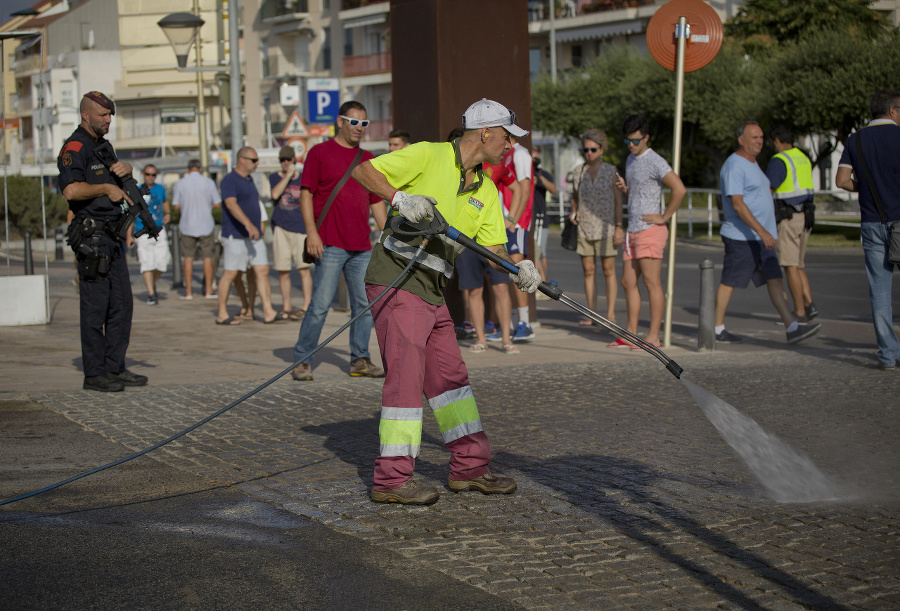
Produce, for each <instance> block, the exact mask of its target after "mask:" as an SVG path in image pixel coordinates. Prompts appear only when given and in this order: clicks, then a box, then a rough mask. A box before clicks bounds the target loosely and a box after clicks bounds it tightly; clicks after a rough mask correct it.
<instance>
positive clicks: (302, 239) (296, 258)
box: [269, 146, 313, 320]
mask: <svg viewBox="0 0 900 611" xmlns="http://www.w3.org/2000/svg"><path fill="white" fill-rule="evenodd" d="M295 155H296V154H295V152H294V149H293V148H292V147H290V146H283V147H281V150H280V151H278V162H279V163H280V164H281V171H280V172H272V173H271V174H269V186H270V187H271V190H272V201H274V202H275V209H274V210H273V212H272V236H273V238H272V250H273V259H274V260H275V271H277V272H278V284H279V286H280V287H281V313H282V314H283V315H285V316H287V317H288V318H290V319H291V320H300V319H301V318H303V315H304V314H305V313H306V310H307V308H309V301H310V298H311V297H312V286H313V281H312V274H311V273H309V268H310V264H309V263H305V262H304V261H303V253H304V252H305V251H306V223H304V222H303V211H302V210H301V209H300V166H299V164H298V163H297V159H296V156H295ZM291 262H293V264H294V265H295V266H296V267H297V271H298V272H300V285H301V286H302V287H303V307H301V308H300V309H298V310H296V311H295V310H294V309H293V307H292V306H291Z"/></svg>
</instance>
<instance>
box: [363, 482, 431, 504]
mask: <svg viewBox="0 0 900 611" xmlns="http://www.w3.org/2000/svg"><path fill="white" fill-rule="evenodd" d="M440 497H441V495H440V494H439V493H438V491H437V488H434V487H432V486H420V485H419V484H417V483H415V482H414V481H412V480H409V481H408V482H406V483H405V484H403V485H402V486H397V487H396V488H391V489H390V490H373V491H372V493H371V494H370V495H369V498H371V499H372V500H373V501H375V502H376V503H400V504H401V505H431V504H432V503H436V502H437V500H438V499H439V498H440Z"/></svg>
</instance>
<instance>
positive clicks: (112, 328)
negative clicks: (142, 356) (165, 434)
mask: <svg viewBox="0 0 900 611" xmlns="http://www.w3.org/2000/svg"><path fill="white" fill-rule="evenodd" d="M104 141H105V140H104V139H103V138H102V137H101V138H100V139H98V140H94V139H93V138H92V137H91V135H90V134H89V133H88V132H87V130H85V129H84V127H81V126H79V127H78V129H76V130H75V132H74V133H73V134H72V135H71V136H70V137H69V139H68V140H66V143H65V144H64V145H63V147H62V150H61V151H60V153H59V158H58V159H57V160H56V165H57V167H58V168H59V189H60V191H62V190H64V189H65V188H66V186H68V185H69V184H71V183H74V182H84V183H87V184H89V185H99V184H113V185H116V186H118V183H117V182H116V179H115V177H114V176H113V175H112V174H110V172H109V170H108V169H107V168H106V166H105V165H103V163H101V162H100V160H99V159H98V158H97V156H96V155H95V154H94V149H95V148H96V147H97V146H99V145H101V144H103V143H104ZM69 208H70V209H71V210H72V212H74V213H75V218H74V219H73V221H72V223H73V225H76V224H79V223H81V225H80V226H81V227H91V226H93V227H94V228H95V231H94V232H93V234H92V235H91V236H90V237H89V238H88V239H86V240H84V241H83V242H82V243H83V244H84V245H85V246H84V247H82V248H81V249H79V248H77V245H75V244H73V245H72V246H73V249H75V251H76V255H75V256H76V259H77V260H78V268H79V275H80V276H81V280H80V284H79V292H80V296H81V359H82V364H83V367H84V375H85V376H86V377H89V376H103V375H104V374H106V373H110V374H113V375H116V374H119V373H121V372H123V371H125V351H126V350H127V349H128V342H129V340H130V338H131V317H132V310H133V307H134V301H133V297H132V294H131V278H130V277H129V275H128V264H127V262H126V259H125V255H126V247H125V241H124V240H122V239H120V238H119V237H118V235H116V232H115V225H116V224H117V223H119V222H120V221H121V219H122V216H123V212H122V208H121V206H120V204H119V203H116V202H113V201H110V199H109V198H108V197H106V196H105V195H103V196H100V197H95V198H92V199H86V200H77V201H70V202H69ZM91 219H92V220H93V222H92V221H91ZM85 223H86V224H85ZM70 230H71V228H70ZM91 250H93V252H91Z"/></svg>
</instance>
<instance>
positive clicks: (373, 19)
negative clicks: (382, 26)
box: [344, 13, 387, 30]
mask: <svg viewBox="0 0 900 611" xmlns="http://www.w3.org/2000/svg"><path fill="white" fill-rule="evenodd" d="M385 21H387V14H386V13H381V14H380V15H372V16H370V17H360V18H358V19H348V20H347V21H345V22H344V29H345V30H349V29H351V28H361V27H363V26H366V25H377V24H379V23H384V22H385Z"/></svg>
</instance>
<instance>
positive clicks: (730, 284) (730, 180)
mask: <svg viewBox="0 0 900 611" xmlns="http://www.w3.org/2000/svg"><path fill="white" fill-rule="evenodd" d="M737 139H738V150H737V151H736V152H734V153H732V154H731V156H730V157H729V158H728V159H727V160H726V161H725V164H724V165H723V166H722V172H721V174H720V182H721V185H722V208H723V211H724V213H725V222H724V223H722V228H721V230H720V233H721V235H722V242H723V243H724V244H725V261H724V263H723V265H722V279H721V280H720V282H719V288H718V290H717V291H716V341H717V342H720V343H723V344H736V343H740V342H741V341H743V339H742V338H740V337H738V336H737V335H734V334H732V333H729V332H728V331H726V330H725V311H726V310H727V309H728V302H729V301H730V300H731V295H732V294H733V293H734V289H735V288H746V287H747V285H748V284H749V283H750V280H753V284H754V285H755V286H757V287H758V286H762V284H763V283H765V285H766V288H767V289H768V291H769V299H771V300H772V305H774V306H775V309H776V310H777V311H778V314H779V316H781V320H782V321H784V326H785V329H786V331H787V341H788V343H789V344H796V343H797V342H799V341H802V340H804V339H806V338H808V337H812V336H813V335H815V334H816V333H818V332H819V329H820V328H821V325H819V324H818V323H817V324H811V325H801V324H799V323H798V322H797V320H796V319H795V318H794V315H793V313H792V312H791V308H790V306H789V305H788V303H787V300H786V299H785V297H784V282H783V281H782V280H781V268H780V266H779V265H778V257H777V256H776V255H775V239H776V236H777V235H778V232H777V230H776V228H775V201H774V200H773V199H772V193H771V191H770V189H769V179H768V178H767V177H766V175H765V174H764V173H763V171H762V169H761V168H760V167H759V164H758V163H756V158H757V157H758V156H759V153H760V152H761V151H762V147H763V140H764V138H763V131H762V128H761V127H760V126H759V123H756V122H755V121H747V122H746V123H744V124H742V125H741V126H740V127H738V129H737Z"/></svg>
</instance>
